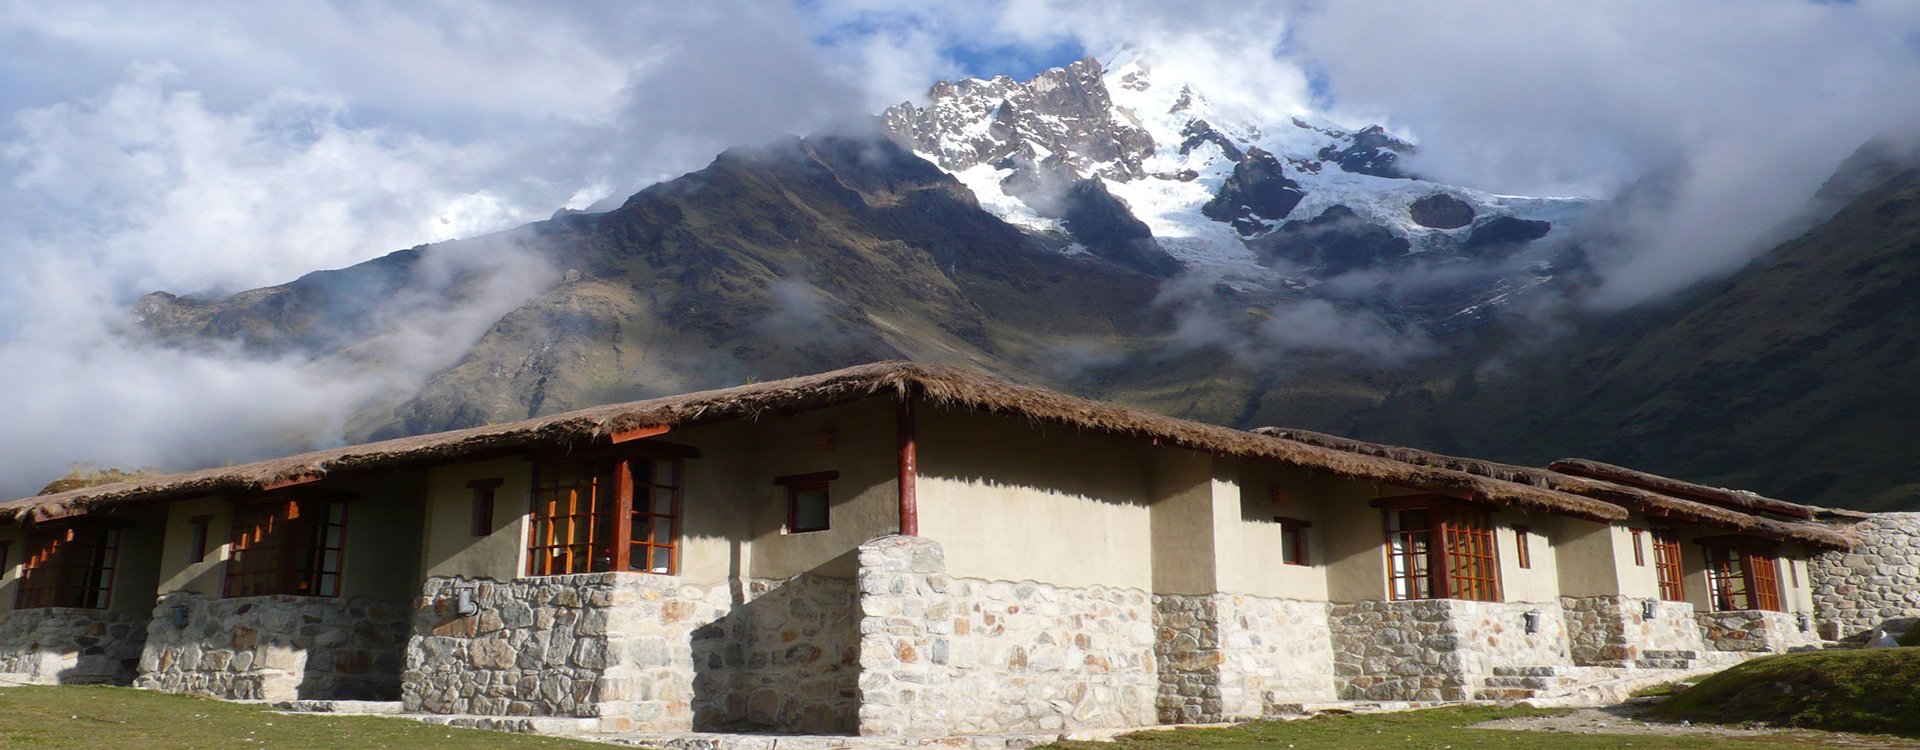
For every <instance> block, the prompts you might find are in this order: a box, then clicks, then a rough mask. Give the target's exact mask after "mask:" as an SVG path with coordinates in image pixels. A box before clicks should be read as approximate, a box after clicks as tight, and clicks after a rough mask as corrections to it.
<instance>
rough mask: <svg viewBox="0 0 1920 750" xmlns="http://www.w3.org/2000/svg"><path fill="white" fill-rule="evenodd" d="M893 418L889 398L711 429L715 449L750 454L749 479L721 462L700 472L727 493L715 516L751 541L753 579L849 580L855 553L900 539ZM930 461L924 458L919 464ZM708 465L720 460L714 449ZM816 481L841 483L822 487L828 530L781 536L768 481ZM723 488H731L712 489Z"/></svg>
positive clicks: (777, 502)
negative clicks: (725, 445)
mask: <svg viewBox="0 0 1920 750" xmlns="http://www.w3.org/2000/svg"><path fill="white" fill-rule="evenodd" d="M897 408H898V405H897V404H896V403H895V401H894V400H893V399H891V398H873V399H868V400H866V401H861V402H857V403H852V404H846V405H843V406H837V407H833V408H830V409H822V410H819V411H812V412H807V413H804V414H796V415H792V416H782V417H776V418H770V419H765V420H761V421H759V422H736V423H732V424H726V425H715V426H714V427H715V428H716V429H715V431H716V433H719V434H718V435H716V439H717V440H723V441H728V442H729V443H730V444H732V445H745V446H746V447H747V448H748V450H747V452H746V454H745V457H747V458H748V459H749V460H750V464H748V465H750V466H751V469H750V470H747V471H740V470H737V469H729V468H727V467H726V466H725V464H722V463H719V462H715V463H714V464H712V465H710V466H703V467H702V468H703V469H706V470H709V471H710V472H711V473H710V474H709V475H708V476H709V478H710V479H711V480H712V481H713V482H715V483H716V487H715V490H716V491H717V492H724V493H725V495H724V496H722V495H716V497H715V499H716V501H719V500H722V499H723V498H724V503H723V504H721V505H720V506H719V507H718V508H716V509H718V510H731V511H732V512H733V513H735V514H736V515H734V516H733V517H732V520H731V521H730V522H725V523H730V524H733V525H735V526H736V527H737V525H738V524H745V526H746V529H747V533H748V534H749V537H748V538H751V539H752V540H753V543H752V546H751V548H749V549H748V550H747V552H748V553H749V554H750V560H749V564H748V565H747V566H745V568H744V570H746V571H747V572H748V574H749V575H750V576H751V577H754V578H771V579H785V578H791V577H793V576H796V575H800V574H802V573H816V574H820V575H830V576H836V577H842V578H850V577H852V576H853V575H854V573H855V569H856V567H857V565H856V562H855V557H854V550H855V548H857V547H859V546H860V545H861V544H863V543H865V542H867V541H868V540H871V539H876V538H879V537H882V536H886V535H888V534H894V533H897V532H898V531H899V530H900V484H899V477H900V451H899V445H900V443H899V419H898V412H897ZM923 411H932V410H931V409H927V410H923ZM923 423H924V419H923ZM924 429H925V428H924V427H923V428H922V430H924ZM922 434H923V435H924V432H923V433H922ZM826 436H831V444H832V445H831V449H830V450H829V449H826V448H823V447H822V445H821V441H823V440H826V439H827V437H826ZM920 439H921V440H923V441H924V440H925V438H924V437H922V438H920ZM696 444H698V443H696ZM928 453H929V451H928V450H927V449H925V448H922V451H921V455H922V456H926V455H927V454H928ZM708 455H711V456H714V457H715V458H720V456H719V451H718V449H716V450H712V451H708ZM705 460H706V459H702V462H705ZM922 461H923V464H922V466H923V473H924V461H925V459H924V458H923V459H922ZM742 468H744V467H742ZM819 471H837V472H839V473H840V476H839V478H837V479H834V480H833V482H832V483H831V484H829V485H828V487H827V495H828V511H827V519H828V528H827V529H826V530H824V531H809V532H803V533H789V532H788V531H787V529H786V525H787V490H786V488H785V487H782V486H780V485H776V484H774V481H773V480H774V479H775V478H776V477H782V476H790V475H795V474H811V473H814V472H819ZM689 476H693V474H692V473H691V472H690V473H689ZM723 480H724V481H728V482H730V486H728V487H724V488H723V487H720V486H719V484H720V483H721V482H723ZM920 492H921V493H922V496H923V497H924V495H925V493H926V492H927V489H926V485H925V484H924V482H923V484H922V485H921V489H920ZM922 514H923V516H922V520H921V524H922V528H923V529H924V525H925V523H926V521H925V518H924V511H922ZM689 528H693V527H691V526H690V527H689ZM724 528H726V526H725V525H724V523H723V524H715V525H714V526H712V529H713V531H714V533H715V535H716V536H719V535H721V534H723V533H724V531H723V529H724ZM720 538H722V539H724V538H734V539H738V538H741V537H740V536H738V535H733V536H731V537H726V536H720Z"/></svg>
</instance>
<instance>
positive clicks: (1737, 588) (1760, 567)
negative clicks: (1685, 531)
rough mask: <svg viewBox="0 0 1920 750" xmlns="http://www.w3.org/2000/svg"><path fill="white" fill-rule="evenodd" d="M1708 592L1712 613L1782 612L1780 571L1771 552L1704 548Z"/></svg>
mask: <svg viewBox="0 0 1920 750" xmlns="http://www.w3.org/2000/svg"><path fill="white" fill-rule="evenodd" d="M1704 549H1705V550H1706V556H1707V589H1708V592H1709V595H1710V598H1711V599H1712V604H1713V610H1714V611H1715V612H1726V611H1730V610H1745V609H1764V610H1771V611H1774V612H1782V611H1785V610H1784V609H1783V608H1782V607H1781V603H1780V572H1779V569H1778V563H1776V562H1775V561H1774V559H1773V554H1772V552H1771V551H1770V550H1767V549H1765V548H1763V547H1753V546H1741V545H1736V544H1707V545H1704Z"/></svg>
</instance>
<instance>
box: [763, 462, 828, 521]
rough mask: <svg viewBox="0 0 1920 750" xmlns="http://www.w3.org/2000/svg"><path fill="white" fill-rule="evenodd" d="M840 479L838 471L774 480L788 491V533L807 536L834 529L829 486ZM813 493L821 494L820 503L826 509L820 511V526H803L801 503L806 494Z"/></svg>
mask: <svg viewBox="0 0 1920 750" xmlns="http://www.w3.org/2000/svg"><path fill="white" fill-rule="evenodd" d="M839 478H840V472H838V471H816V472H812V473H809V474H791V475H788V476H784V477H775V478H774V480H773V483H774V484H775V485H778V486H780V487H782V488H784V489H785V490H786V496H787V520H786V525H785V526H784V527H783V528H784V529H785V532H786V533H788V534H805V533H808V532H814V531H827V530H829V529H831V528H833V518H832V511H833V495H832V493H831V491H830V490H829V489H828V486H829V485H830V484H831V483H832V482H833V480H835V479H839ZM812 492H818V493H821V495H820V501H821V502H822V503H825V507H822V508H821V509H820V523H819V525H817V526H816V525H812V524H807V525H805V526H802V523H803V521H802V519H801V513H800V503H801V501H802V500H803V499H805V498H804V497H803V496H804V495H805V494H807V493H812Z"/></svg>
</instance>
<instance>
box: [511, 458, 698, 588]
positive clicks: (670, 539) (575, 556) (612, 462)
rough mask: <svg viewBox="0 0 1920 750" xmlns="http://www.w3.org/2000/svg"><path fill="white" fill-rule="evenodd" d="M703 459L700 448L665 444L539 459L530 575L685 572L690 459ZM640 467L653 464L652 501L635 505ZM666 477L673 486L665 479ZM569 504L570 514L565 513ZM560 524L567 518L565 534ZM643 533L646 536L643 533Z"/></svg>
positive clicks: (529, 533)
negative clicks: (567, 481) (685, 497)
mask: <svg viewBox="0 0 1920 750" xmlns="http://www.w3.org/2000/svg"><path fill="white" fill-rule="evenodd" d="M698 456H699V451H697V450H694V449H692V448H688V447H686V446H679V445H674V444H671V443H660V442H649V443H646V444H644V445H622V446H618V447H616V448H611V449H602V450H594V451H585V452H581V453H576V454H572V455H561V456H535V457H534V460H535V464H534V471H533V487H532V491H531V492H530V498H529V514H530V515H529V516H528V524H527V544H526V549H527V566H526V575H527V576H529V577H538V576H554V575H577V574H581V573H605V572H612V571H633V572H641V573H651V574H656V575H678V574H679V571H680V545H679V540H680V535H681V533H682V531H683V530H682V528H681V524H682V520H683V515H682V512H681V509H682V503H683V492H684V488H685V485H686V481H687V480H686V462H685V459H687V458H697V457H698ZM640 462H646V463H647V470H646V478H647V481H646V482H645V483H644V489H645V493H646V498H647V502H645V503H636V502H635V497H636V494H637V493H638V491H639V490H641V489H642V487H641V485H640V484H638V483H636V481H635V479H634V466H635V465H636V464H637V463H640ZM663 466H664V467H667V468H666V470H665V472H662V471H661V467H663ZM662 473H664V474H666V475H667V476H668V480H667V481H668V482H670V483H662V482H661V481H660V480H659V477H660V476H661V475H662ZM559 477H571V479H572V481H573V482H574V483H573V484H561V483H559V482H561V481H563V480H561V479H559ZM549 480H551V481H552V483H549ZM583 500H584V507H583V506H582V501H583ZM563 501H564V505H565V509H566V512H565V513H561V512H560V510H561V506H562V504H563ZM663 501H664V512H663V511H662V506H663ZM558 519H566V522H565V524H564V531H563V529H562V524H560V523H558V522H557V521H558ZM583 527H584V534H583V533H582V532H583ZM663 527H664V533H662V531H661V530H662V528H663ZM643 530H644V531H645V536H644V538H642V537H636V536H635V535H636V534H640V533H641V532H642V531H643ZM603 534H604V536H603Z"/></svg>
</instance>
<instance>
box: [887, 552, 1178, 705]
mask: <svg viewBox="0 0 1920 750" xmlns="http://www.w3.org/2000/svg"><path fill="white" fill-rule="evenodd" d="M859 555H860V612H861V618H862V620H861V623H860V634H861V642H860V656H859V659H860V676H859V692H860V708H859V731H860V733H861V734H907V735H936V734H949V733H955V732H983V733H985V732H1022V731H1035V730H1043V731H1053V730H1067V729H1078V728H1090V727H1125V726H1141V725H1146V724H1152V723H1154V692H1155V687H1154V684H1155V667H1154V628H1153V620H1154V612H1153V604H1152V600H1151V598H1150V597H1149V596H1148V595H1147V593H1146V592H1143V591H1137V590H1132V589H1110V588H1104V587H1092V588H1085V589H1079V588H1065V587H1057V586H1048V585H1044V584H1038V583H1034V582H1031V581H1023V582H1019V583H1012V582H1005V581H984V580H978V579H967V578H960V579H956V578H953V577H950V576H948V575H947V574H946V558H945V555H944V553H943V551H942V550H941V547H940V545H939V544H938V543H936V542H933V541H932V540H928V539H921V538H913V537H898V536H893V537H883V538H881V539H876V540H874V541H872V542H869V543H867V544H865V545H862V546H861V547H860V552H859Z"/></svg>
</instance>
